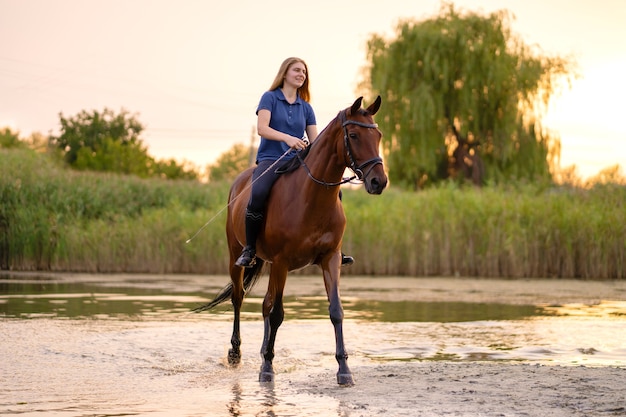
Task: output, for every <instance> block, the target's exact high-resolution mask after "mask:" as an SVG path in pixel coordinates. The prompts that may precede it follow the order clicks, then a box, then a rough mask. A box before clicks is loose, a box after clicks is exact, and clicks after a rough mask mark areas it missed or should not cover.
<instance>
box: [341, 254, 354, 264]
mask: <svg viewBox="0 0 626 417" xmlns="http://www.w3.org/2000/svg"><path fill="white" fill-rule="evenodd" d="M353 263H354V258H353V257H352V256H350V255H346V254H344V253H343V252H341V266H344V265H345V266H348V265H352V264H353Z"/></svg>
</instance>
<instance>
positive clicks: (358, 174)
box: [296, 110, 383, 187]
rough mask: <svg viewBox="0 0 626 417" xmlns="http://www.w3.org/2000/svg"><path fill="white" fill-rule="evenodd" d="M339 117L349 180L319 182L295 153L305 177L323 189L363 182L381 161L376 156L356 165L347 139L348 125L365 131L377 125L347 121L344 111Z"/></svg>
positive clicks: (298, 154)
mask: <svg viewBox="0 0 626 417" xmlns="http://www.w3.org/2000/svg"><path fill="white" fill-rule="evenodd" d="M339 117H340V119H341V127H342V128H343V143H344V147H345V149H346V152H347V154H348V155H347V156H348V159H349V161H350V164H349V166H348V165H347V167H348V168H350V170H351V171H352V172H353V173H354V175H353V176H351V177H349V178H344V179H343V180H341V181H339V182H326V181H322V180H319V179H317V178H315V177H314V176H313V174H312V173H311V170H310V169H309V167H308V166H307V164H306V163H305V162H304V159H302V157H301V156H300V153H299V152H298V153H296V156H297V157H298V160H299V161H300V164H301V165H302V166H303V167H304V169H305V170H306V172H307V175H308V176H309V178H311V180H313V182H315V183H317V184H319V185H323V186H325V187H336V186H338V185H342V184H346V183H348V182H350V181H352V180H354V179H357V178H358V180H359V181H363V179H364V178H366V177H367V176H368V175H369V173H370V172H371V171H372V169H374V167H375V166H376V165H378V164H382V163H383V160H382V158H381V157H379V156H377V157H375V158H372V159H369V160H367V161H365V162H363V163H362V164H361V165H357V163H356V161H355V159H354V156H353V155H352V147H351V146H350V140H349V138H348V128H347V126H348V125H356V126H360V127H365V128H367V129H376V128H377V127H378V124H377V123H363V122H359V121H356V120H347V119H346V111H345V110H342V111H341V112H340V113H339ZM368 165H371V167H370V168H369V169H368V170H367V172H366V173H364V172H363V169H364V168H365V167H367V166H368Z"/></svg>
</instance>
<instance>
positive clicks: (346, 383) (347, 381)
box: [337, 373, 354, 387]
mask: <svg viewBox="0 0 626 417" xmlns="http://www.w3.org/2000/svg"><path fill="white" fill-rule="evenodd" d="M337 383H338V384H339V385H341V386H342V387H351V386H353V385H354V378H352V374H339V373H338V374H337Z"/></svg>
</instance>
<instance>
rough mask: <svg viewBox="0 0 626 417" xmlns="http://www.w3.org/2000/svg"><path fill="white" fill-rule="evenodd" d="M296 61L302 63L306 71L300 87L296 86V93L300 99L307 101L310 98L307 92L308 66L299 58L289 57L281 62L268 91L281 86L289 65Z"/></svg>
mask: <svg viewBox="0 0 626 417" xmlns="http://www.w3.org/2000/svg"><path fill="white" fill-rule="evenodd" d="M298 62H300V63H301V64H302V65H304V69H305V71H306V78H305V79H304V84H302V87H300V88H298V95H299V96H300V98H301V99H302V100H304V101H306V102H309V101H310V100H311V93H310V92H309V67H308V66H307V65H306V62H304V60H302V59H300V58H296V57H291V58H287V59H285V60H284V61H283V63H282V64H281V65H280V68H279V69H278V73H277V74H276V78H274V82H273V83H272V86H271V87H270V90H269V91H273V90H276V89H277V88H281V87H282V86H283V83H284V81H285V75H287V71H289V67H291V66H292V65H293V64H295V63H298Z"/></svg>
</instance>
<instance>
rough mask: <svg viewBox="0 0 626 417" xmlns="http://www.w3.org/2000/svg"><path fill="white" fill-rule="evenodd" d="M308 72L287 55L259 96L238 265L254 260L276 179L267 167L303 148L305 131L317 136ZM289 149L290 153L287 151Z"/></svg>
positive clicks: (345, 261) (349, 259) (350, 260)
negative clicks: (255, 144) (257, 142)
mask: <svg viewBox="0 0 626 417" xmlns="http://www.w3.org/2000/svg"><path fill="white" fill-rule="evenodd" d="M308 75H309V69H308V67H307V65H306V63H305V62H304V61H303V60H302V59H300V58H295V57H292V58H287V59H286V60H285V61H283V63H282V64H281V66H280V68H279V69H278V73H277V74H276V78H274V82H273V83H272V85H271V87H270V89H269V90H268V91H266V92H265V93H264V94H263V95H262V96H261V100H260V102H259V106H258V107H257V110H256V114H257V132H258V134H259V136H261V144H260V145H259V149H258V151H257V159H256V163H257V166H256V168H255V169H254V173H253V174H252V190H251V193H250V200H249V201H248V206H247V208H246V246H245V247H244V248H243V251H242V252H241V255H240V256H239V258H238V259H237V261H236V262H235V264H236V265H238V266H241V267H244V268H250V267H252V266H253V265H254V264H255V262H256V240H257V237H258V236H259V233H260V231H261V227H262V225H263V218H264V214H265V206H266V202H267V197H268V195H269V192H270V189H271V188H272V185H273V184H274V182H275V181H276V179H277V178H278V174H276V173H275V172H274V170H271V169H269V170H268V167H270V166H271V165H272V164H273V163H274V162H276V160H278V159H279V158H281V157H282V159H283V160H284V161H288V160H289V159H291V158H293V157H294V156H295V152H296V151H299V150H302V149H304V148H306V146H307V141H305V140H303V138H304V134H305V133H306V137H307V138H308V140H309V141H310V142H313V141H314V140H315V138H317V133H318V132H317V122H316V120H315V112H314V111H313V107H311V104H309V100H310V97H311V94H310V92H309V76H308ZM290 149H291V152H289V153H287V152H288V151H289V150H290ZM285 153H287V154H286V155H285ZM283 155H284V156H283ZM353 262H354V259H353V258H352V257H349V256H345V255H344V256H343V258H342V264H343V265H350V264H352V263H353Z"/></svg>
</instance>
